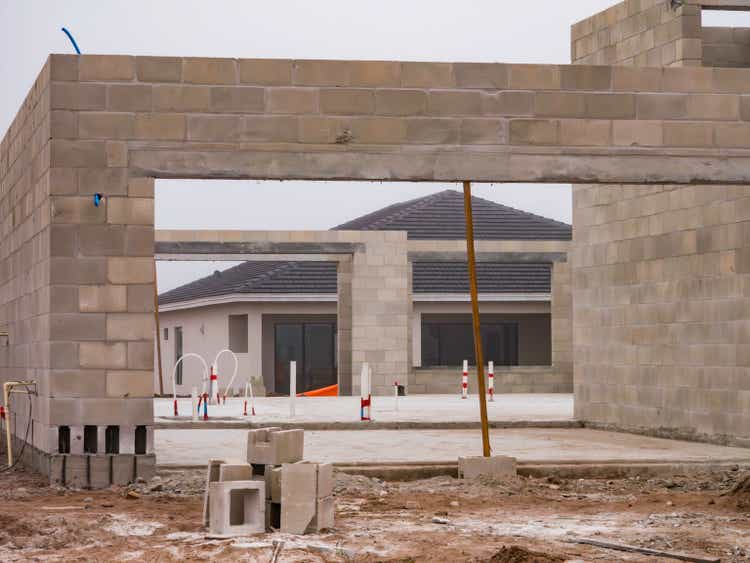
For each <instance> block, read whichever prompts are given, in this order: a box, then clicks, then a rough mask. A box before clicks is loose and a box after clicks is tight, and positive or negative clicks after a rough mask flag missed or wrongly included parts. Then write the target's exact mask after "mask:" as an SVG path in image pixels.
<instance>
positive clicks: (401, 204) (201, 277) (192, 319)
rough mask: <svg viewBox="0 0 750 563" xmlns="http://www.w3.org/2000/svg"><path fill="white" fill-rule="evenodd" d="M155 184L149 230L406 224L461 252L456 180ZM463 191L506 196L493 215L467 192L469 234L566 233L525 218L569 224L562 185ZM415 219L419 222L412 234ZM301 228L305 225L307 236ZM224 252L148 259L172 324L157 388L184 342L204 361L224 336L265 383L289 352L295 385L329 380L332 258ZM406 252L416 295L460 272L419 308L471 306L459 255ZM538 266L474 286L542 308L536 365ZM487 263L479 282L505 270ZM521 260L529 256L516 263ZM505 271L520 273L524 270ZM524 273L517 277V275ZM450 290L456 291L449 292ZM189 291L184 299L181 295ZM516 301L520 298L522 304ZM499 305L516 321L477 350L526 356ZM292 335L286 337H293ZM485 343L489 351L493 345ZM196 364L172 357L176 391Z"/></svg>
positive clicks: (524, 236)
mask: <svg viewBox="0 0 750 563" xmlns="http://www.w3.org/2000/svg"><path fill="white" fill-rule="evenodd" d="M155 186H156V190H155V197H156V201H155V226H156V229H157V230H177V229H191V230H222V231H227V230H228V231H231V230H243V231H256V232H257V231H261V232H262V231H278V230H285V231H286V230H288V231H295V232H298V231H308V230H309V231H328V230H330V229H335V228H337V227H340V228H341V229H343V230H400V231H408V232H409V239H410V240H415V241H417V240H418V241H420V242H422V241H438V243H440V244H443V243H445V244H447V243H448V242H449V241H452V242H454V243H455V241H459V242H460V246H459V247H457V248H458V249H459V251H461V252H463V250H464V249H465V230H464V215H463V195H462V189H463V186H462V185H461V184H459V183H450V182H440V183H416V182H368V181H353V182H325V181H284V182H281V181H276V180H252V181H236V180H171V179H170V180H166V179H160V180H157V181H156V184H155ZM442 193H452V194H453V195H452V196H449V197H452V198H453V199H452V200H451V201H450V203H444V204H438V205H437V207H436V209H435V210H434V211H430V212H426V213H425V214H424V215H423V216H420V217H417V219H416V220H415V222H416V226H414V225H415V223H410V222H409V221H410V220H411V219H409V220H408V221H406V222H404V223H403V224H398V226H395V227H391V226H389V227H383V226H382V222H381V223H378V221H379V220H382V219H383V218H385V217H386V216H390V215H391V214H392V213H396V212H397V211H398V210H399V209H406V208H408V206H409V205H411V203H412V202H414V201H422V200H424V199H425V198H430V197H432V196H436V197H437V196H439V195H440V194H442ZM472 195H473V196H474V197H475V198H477V199H480V200H485V202H489V203H488V205H492V204H493V203H496V204H500V205H501V206H505V207H504V208H503V209H505V210H506V211H505V212H502V213H500V214H499V215H498V213H499V212H498V211H497V210H492V211H487V210H484V209H482V210H478V209H477V207H476V204H475V210H474V211H475V213H474V225H475V238H476V239H477V240H478V241H483V240H496V241H507V240H520V241H534V240H545V241H559V240H564V241H565V242H569V239H570V228H569V226H566V227H565V228H566V229H567V231H566V233H567V234H566V236H567V239H561V238H560V237H559V233H555V232H554V231H553V230H550V231H545V232H543V233H541V234H540V233H538V232H533V229H531V230H529V228H528V225H525V224H524V221H527V220H529V218H533V219H532V220H533V221H537V220H539V221H542V222H544V219H545V218H546V219H552V220H553V221H552V222H553V223H554V221H558V222H564V223H568V224H569V223H570V222H571V219H572V187H571V186H570V185H564V184H539V185H535V184H523V185H519V184H483V183H477V184H473V185H472ZM420 205H421V204H420ZM481 205H484V204H481ZM441 206H443V207H441ZM519 216H520V217H521V218H520V219H519ZM446 220H450V221H452V222H453V224H455V225H457V227H458V228H452V230H450V229H447V227H446ZM368 223H372V225H369V224H368ZM558 225H559V223H558ZM414 229H417V230H419V229H421V231H419V232H417V233H416V234H414V232H413V231H414ZM502 229H504V231H503V234H502V235H496V234H495V231H496V230H502ZM312 240H313V238H312V235H311V237H310V241H311V242H312ZM510 250H512V249H510ZM234 256H236V255H231V254H226V255H224V256H221V255H220V254H219V255H212V256H211V260H207V261H195V260H193V261H190V260H185V261H182V260H179V257H177V259H175V260H173V259H172V258H170V259H168V260H160V261H159V262H157V273H158V286H159V291H160V296H161V299H160V301H161V303H160V322H161V326H162V329H163V330H168V331H170V332H172V331H174V332H173V334H170V335H169V339H166V338H165V339H164V340H163V342H162V373H163V375H164V383H165V389H167V388H170V387H171V385H172V381H171V378H172V374H173V373H175V372H174V366H175V364H176V362H177V361H178V360H179V359H180V358H181V357H182V356H183V354H185V353H188V352H194V353H198V354H200V355H201V356H203V357H204V358H206V360H207V361H208V362H210V361H211V360H212V359H213V357H214V356H215V354H216V352H217V351H218V350H221V349H223V348H229V349H230V350H232V351H233V352H235V353H237V354H241V355H242V357H240V358H239V361H240V373H250V374H252V375H253V376H259V377H260V378H261V380H262V383H263V385H264V387H265V391H266V392H267V393H285V392H288V389H289V387H288V385H289V367H288V364H289V361H291V360H295V361H297V380H298V381H297V390H298V391H307V390H311V389H316V388H320V387H324V386H327V385H330V384H335V383H337V382H340V381H339V376H338V371H339V365H340V364H339V358H338V343H339V339H338V325H337V323H336V319H337V293H338V287H337V272H338V266H337V263H336V262H333V261H325V260H326V259H325V258H324V259H323V260H324V261H315V262H313V261H305V260H304V258H303V257H300V256H296V257H294V258H290V259H289V260H285V259H284V255H274V256H272V257H264V256H262V255H260V256H259V255H251V256H249V260H248V261H244V262H243V261H238V260H236V259H234V260H233V257H234ZM220 258H225V259H223V260H222V259H220ZM318 260H321V259H320V258H318ZM328 260H330V259H328ZM414 260H416V259H414ZM414 260H413V261H412V262H413V263H412V264H411V266H412V267H413V269H414V270H413V272H412V274H411V275H412V278H411V280H410V281H411V283H412V288H411V289H412V295H413V297H414V301H415V302H416V301H417V299H416V297H417V294H419V301H420V303H419V306H420V307H421V306H422V305H423V302H424V301H425V299H427V300H429V299H430V298H429V297H425V295H426V293H425V292H428V291H430V292H432V294H440V293H441V292H443V293H445V291H447V290H445V288H444V287H442V285H441V284H443V283H444V282H445V281H446V280H450V279H456V280H458V279H460V280H462V282H465V283H464V284H463V285H462V286H461V287H460V288H458V289H456V290H455V293H456V294H460V298H458V299H457V301H456V299H454V298H455V296H454V298H442V299H438V302H436V303H429V305H430V306H431V308H428V311H429V312H430V313H436V314H440V313H444V314H448V313H453V314H462V315H464V316H467V315H470V314H471V308H470V302H469V300H468V294H469V289H468V280H467V275H466V266H465V262H464V263H463V266H462V264H461V263H458V262H457V263H455V264H451V265H445V264H440V263H433V264H429V263H425V262H424V261H423V262H420V263H419V267H417V266H416V265H415V264H416V263H415V262H414ZM539 266H542V267H543V269H544V270H545V271H544V276H546V277H545V280H546V281H545V284H546V286H545V287H546V289H544V290H542V289H540V286H538V285H537V286H534V287H531V286H530V287H529V288H526V289H528V290H529V293H528V294H527V293H526V292H525V291H524V287H521V288H520V289H519V288H515V287H511V286H509V285H507V284H505V285H503V284H502V283H500V282H499V281H498V282H497V283H496V284H494V285H496V286H497V287H495V288H494V290H493V289H492V287H490V286H492V283H490V286H487V287H485V286H484V285H482V284H480V294H486V293H487V292H490V293H493V291H494V293H495V296H494V300H495V301H496V303H495V304H494V305H496V306H494V307H492V304H490V309H489V310H491V311H492V312H506V311H507V312H509V314H510V317H512V316H513V314H516V313H518V314H521V313H523V312H524V311H525V312H526V313H529V314H530V313H532V312H533V313H539V312H541V313H546V316H545V317H544V318H545V319H546V326H545V327H543V332H544V335H543V336H540V337H538V338H535V340H536V341H538V342H543V343H544V345H545V346H546V350H545V352H544V353H543V354H542V355H541V357H540V358H539V359H538V361H537V362H532V363H533V364H534V365H536V366H540V367H541V366H549V365H550V362H551V345H550V336H549V335H550V332H551V319H550V314H549V311H550V306H549V303H550V301H551V289H550V287H549V283H550V281H549V280H550V279H551V266H550V263H545V264H540V265H539ZM243 268H244V269H243ZM445 268H449V269H451V268H452V269H451V271H450V272H447V273H444V275H442V276H441V275H440V274H439V273H438V274H435V275H436V276H437V277H436V280H437V281H436V280H433V281H434V282H435V283H433V284H432V285H429V288H428V287H427V286H425V287H424V288H422V287H416V286H415V284H416V285H417V286H418V285H419V284H420V283H422V282H421V280H422V277H424V275H425V274H424V272H427V273H428V274H429V272H435V271H437V270H441V269H442V270H445ZM461 268H463V269H462V270H461ZM498 269H503V271H505V270H507V268H500V267H499V266H498V267H496V268H494V269H492V271H491V272H490V271H489V270H487V272H489V273H490V274H491V275H490V278H492V279H491V280H490V282H492V281H493V280H500V279H501V278H502V279H503V280H507V278H508V276H500V275H496V274H497V271H496V270H498ZM516 269H519V268H516ZM526 269H528V268H524V270H526ZM454 270H455V271H454ZM458 270H461V273H460V275H458V274H457V273H456V272H458ZM478 270H479V271H480V272H479V273H480V281H481V278H482V271H484V270H486V265H485V264H482V263H480V265H479V267H478ZM428 277H429V275H428ZM516 277H517V278H518V279H519V280H520V279H521V277H524V276H520V277H519V276H516ZM532 277H534V275H532ZM537 277H538V276H537ZM250 278H252V279H250ZM256 278H257V279H256ZM488 279H489V278H488ZM524 279H528V276H526V277H524ZM521 281H523V280H521ZM537 281H538V280H537ZM256 282H257V283H256ZM227 284H229V285H231V286H232V287H233V288H234V289H233V294H232V296H231V297H228V296H226V295H223V294H222V292H223V291H224V290H223V289H222V287H224V286H225V285H227ZM493 287H494V286H493ZM194 290H196V291H195V292H194ZM444 290H445V291H444ZM511 291H513V292H515V294H514V296H513V297H512V298H510V297H509V298H508V301H507V303H508V306H507V307H506V306H505V301H504V300H503V295H504V294H505V293H506V292H511ZM452 299H453V301H456V302H452V301H451V300H452ZM191 300H192V301H193V302H194V303H195V304H194V305H185V303H186V302H187V301H191ZM544 300H546V309H544V310H540V303H541V302H542V301H544ZM447 302H448V305H447V308H446V303H447ZM511 302H512V303H511ZM519 302H520V303H519ZM485 303H486V301H484V302H483V304H482V307H481V309H482V310H487V309H486V307H487V306H488V305H486V304H485ZM524 306H528V307H527V310H525V309H524ZM441 307H443V308H444V309H445V310H443V309H441ZM414 309H415V310H414V312H413V314H414V319H412V320H410V321H408V322H409V323H410V324H409V326H410V327H411V343H409V344H408V346H407V348H408V349H409V350H410V353H411V357H410V360H409V369H412V368H413V367H419V366H420V365H421V360H420V358H419V357H415V356H414V354H417V355H418V354H419V353H420V350H421V346H420V343H419V342H418V340H419V339H420V331H419V330H418V328H415V327H420V326H421V324H420V323H419V315H420V314H421V312H417V311H416V309H417V307H416V305H415V307H414ZM483 315H484V313H483ZM318 317H320V318H322V317H330V319H331V321H330V322H328V321H326V322H327V323H328V324H326V326H325V327H322V326H321V327H318V325H315V327H314V328H315V330H312V331H311V330H307V332H306V328H305V327H306V324H305V323H308V324H309V323H310V322H312V323H313V324H315V322H317V321H315V322H313V321H314V319H315V318H318ZM510 317H509V318H507V319H504V322H507V323H509V324H508V325H507V326H509V327H513V326H515V327H516V330H511V329H508V330H507V331H506V330H505V328H504V327H505V326H506V325H502V327H501V328H502V330H501V329H500V328H498V327H499V325H498V326H494V328H493V330H495V337H494V339H491V340H492V341H489V340H488V341H487V342H486V347H487V349H488V352H490V353H491V355H493V357H492V358H487V359H492V360H493V361H495V363H496V365H498V366H500V365H509V366H513V365H529V363H528V362H524V361H522V357H523V354H522V353H521V351H522V350H523V349H524V348H525V347H528V346H527V345H525V344H524V343H523V342H522V341H523V340H526V339H527V338H532V339H534V335H533V334H532V335H529V334H527V333H526V332H525V331H522V330H520V329H518V326H520V325H519V322H520V318H519V319H513V318H510ZM272 318H273V319H277V320H278V319H279V318H286V319H292V318H293V319H296V321H295V322H297V325H299V326H297V325H295V326H286V325H283V326H276V325H277V324H278V322H274V323H269V322H268V320H269V319H272ZM300 323H301V324H300ZM287 324H288V323H287ZM292 324H294V323H292ZM318 328H320V330H318ZM461 328H462V329H466V331H467V335H469V336H470V335H471V325H470V323H469V324H467V325H466V326H463V325H462V326H461ZM329 329H331V330H329ZM295 331H296V332H295ZM506 332H507V334H506ZM500 333H502V334H500ZM165 336H166V333H165ZM488 338H489V337H488ZM415 342H416V343H415ZM294 343H297V344H296V345H293V344H294ZM511 348H512V350H511ZM501 349H502V350H503V351H502V353H501ZM304 350H316V351H318V352H320V351H322V350H325V351H326V353H325V354H323V353H319V354H318V355H317V356H315V357H312V356H311V355H310V354H307V355H305V354H304V352H303V351H304ZM295 354H298V355H299V357H296V356H295ZM495 355H496V356H497V357H494V356H495ZM292 356H294V357H292ZM472 358H473V355H472ZM467 359H469V358H467ZM308 364H309V365H308ZM222 369H228V368H224V366H220V369H219V372H220V379H221V377H222V374H223V373H224V372H223V371H222ZM344 369H345V370H346V369H347V368H346V367H345V368H344ZM200 372H201V366H200V365H199V363H198V362H192V361H188V362H180V364H179V365H178V367H177V370H176V376H175V381H176V384H177V386H178V387H181V389H180V388H178V393H179V394H183V395H184V394H186V393H189V392H190V388H191V387H193V386H196V385H197V386H198V387H200V377H201V373H200ZM347 373H348V372H347ZM239 379H240V378H237V380H239ZM240 384H241V383H238V382H237V381H235V385H234V387H235V389H233V390H232V391H234V392H241V389H240V388H239V387H237V385H240ZM232 391H230V392H232Z"/></svg>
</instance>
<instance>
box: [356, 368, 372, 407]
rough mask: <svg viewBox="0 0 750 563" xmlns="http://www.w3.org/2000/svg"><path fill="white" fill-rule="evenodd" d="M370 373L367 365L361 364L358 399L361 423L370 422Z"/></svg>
mask: <svg viewBox="0 0 750 563" xmlns="http://www.w3.org/2000/svg"><path fill="white" fill-rule="evenodd" d="M371 383H372V372H371V371H370V366H369V364H367V363H364V364H362V372H361V373H360V383H359V387H360V393H359V395H360V399H359V419H360V420H362V421H365V420H367V421H369V420H372V389H371V387H370V385H371Z"/></svg>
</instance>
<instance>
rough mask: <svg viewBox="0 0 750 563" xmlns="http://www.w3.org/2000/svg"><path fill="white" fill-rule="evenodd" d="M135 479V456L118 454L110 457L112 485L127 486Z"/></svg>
mask: <svg viewBox="0 0 750 563" xmlns="http://www.w3.org/2000/svg"><path fill="white" fill-rule="evenodd" d="M134 478H135V456H132V455H127V454H118V455H113V456H112V484H113V485H127V484H129V483H132V482H133V480H134Z"/></svg>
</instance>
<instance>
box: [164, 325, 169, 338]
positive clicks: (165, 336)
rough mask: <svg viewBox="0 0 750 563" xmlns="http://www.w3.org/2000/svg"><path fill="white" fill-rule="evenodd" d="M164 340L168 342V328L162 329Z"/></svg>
mask: <svg viewBox="0 0 750 563" xmlns="http://www.w3.org/2000/svg"><path fill="white" fill-rule="evenodd" d="M164 340H169V329H168V328H165V329H164Z"/></svg>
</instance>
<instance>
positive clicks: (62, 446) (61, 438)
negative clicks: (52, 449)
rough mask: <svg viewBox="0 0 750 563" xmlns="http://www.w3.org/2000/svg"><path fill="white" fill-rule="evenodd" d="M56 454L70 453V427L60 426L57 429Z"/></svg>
mask: <svg viewBox="0 0 750 563" xmlns="http://www.w3.org/2000/svg"><path fill="white" fill-rule="evenodd" d="M57 453H60V454H69V453H70V426H60V427H59V428H58V429H57Z"/></svg>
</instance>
